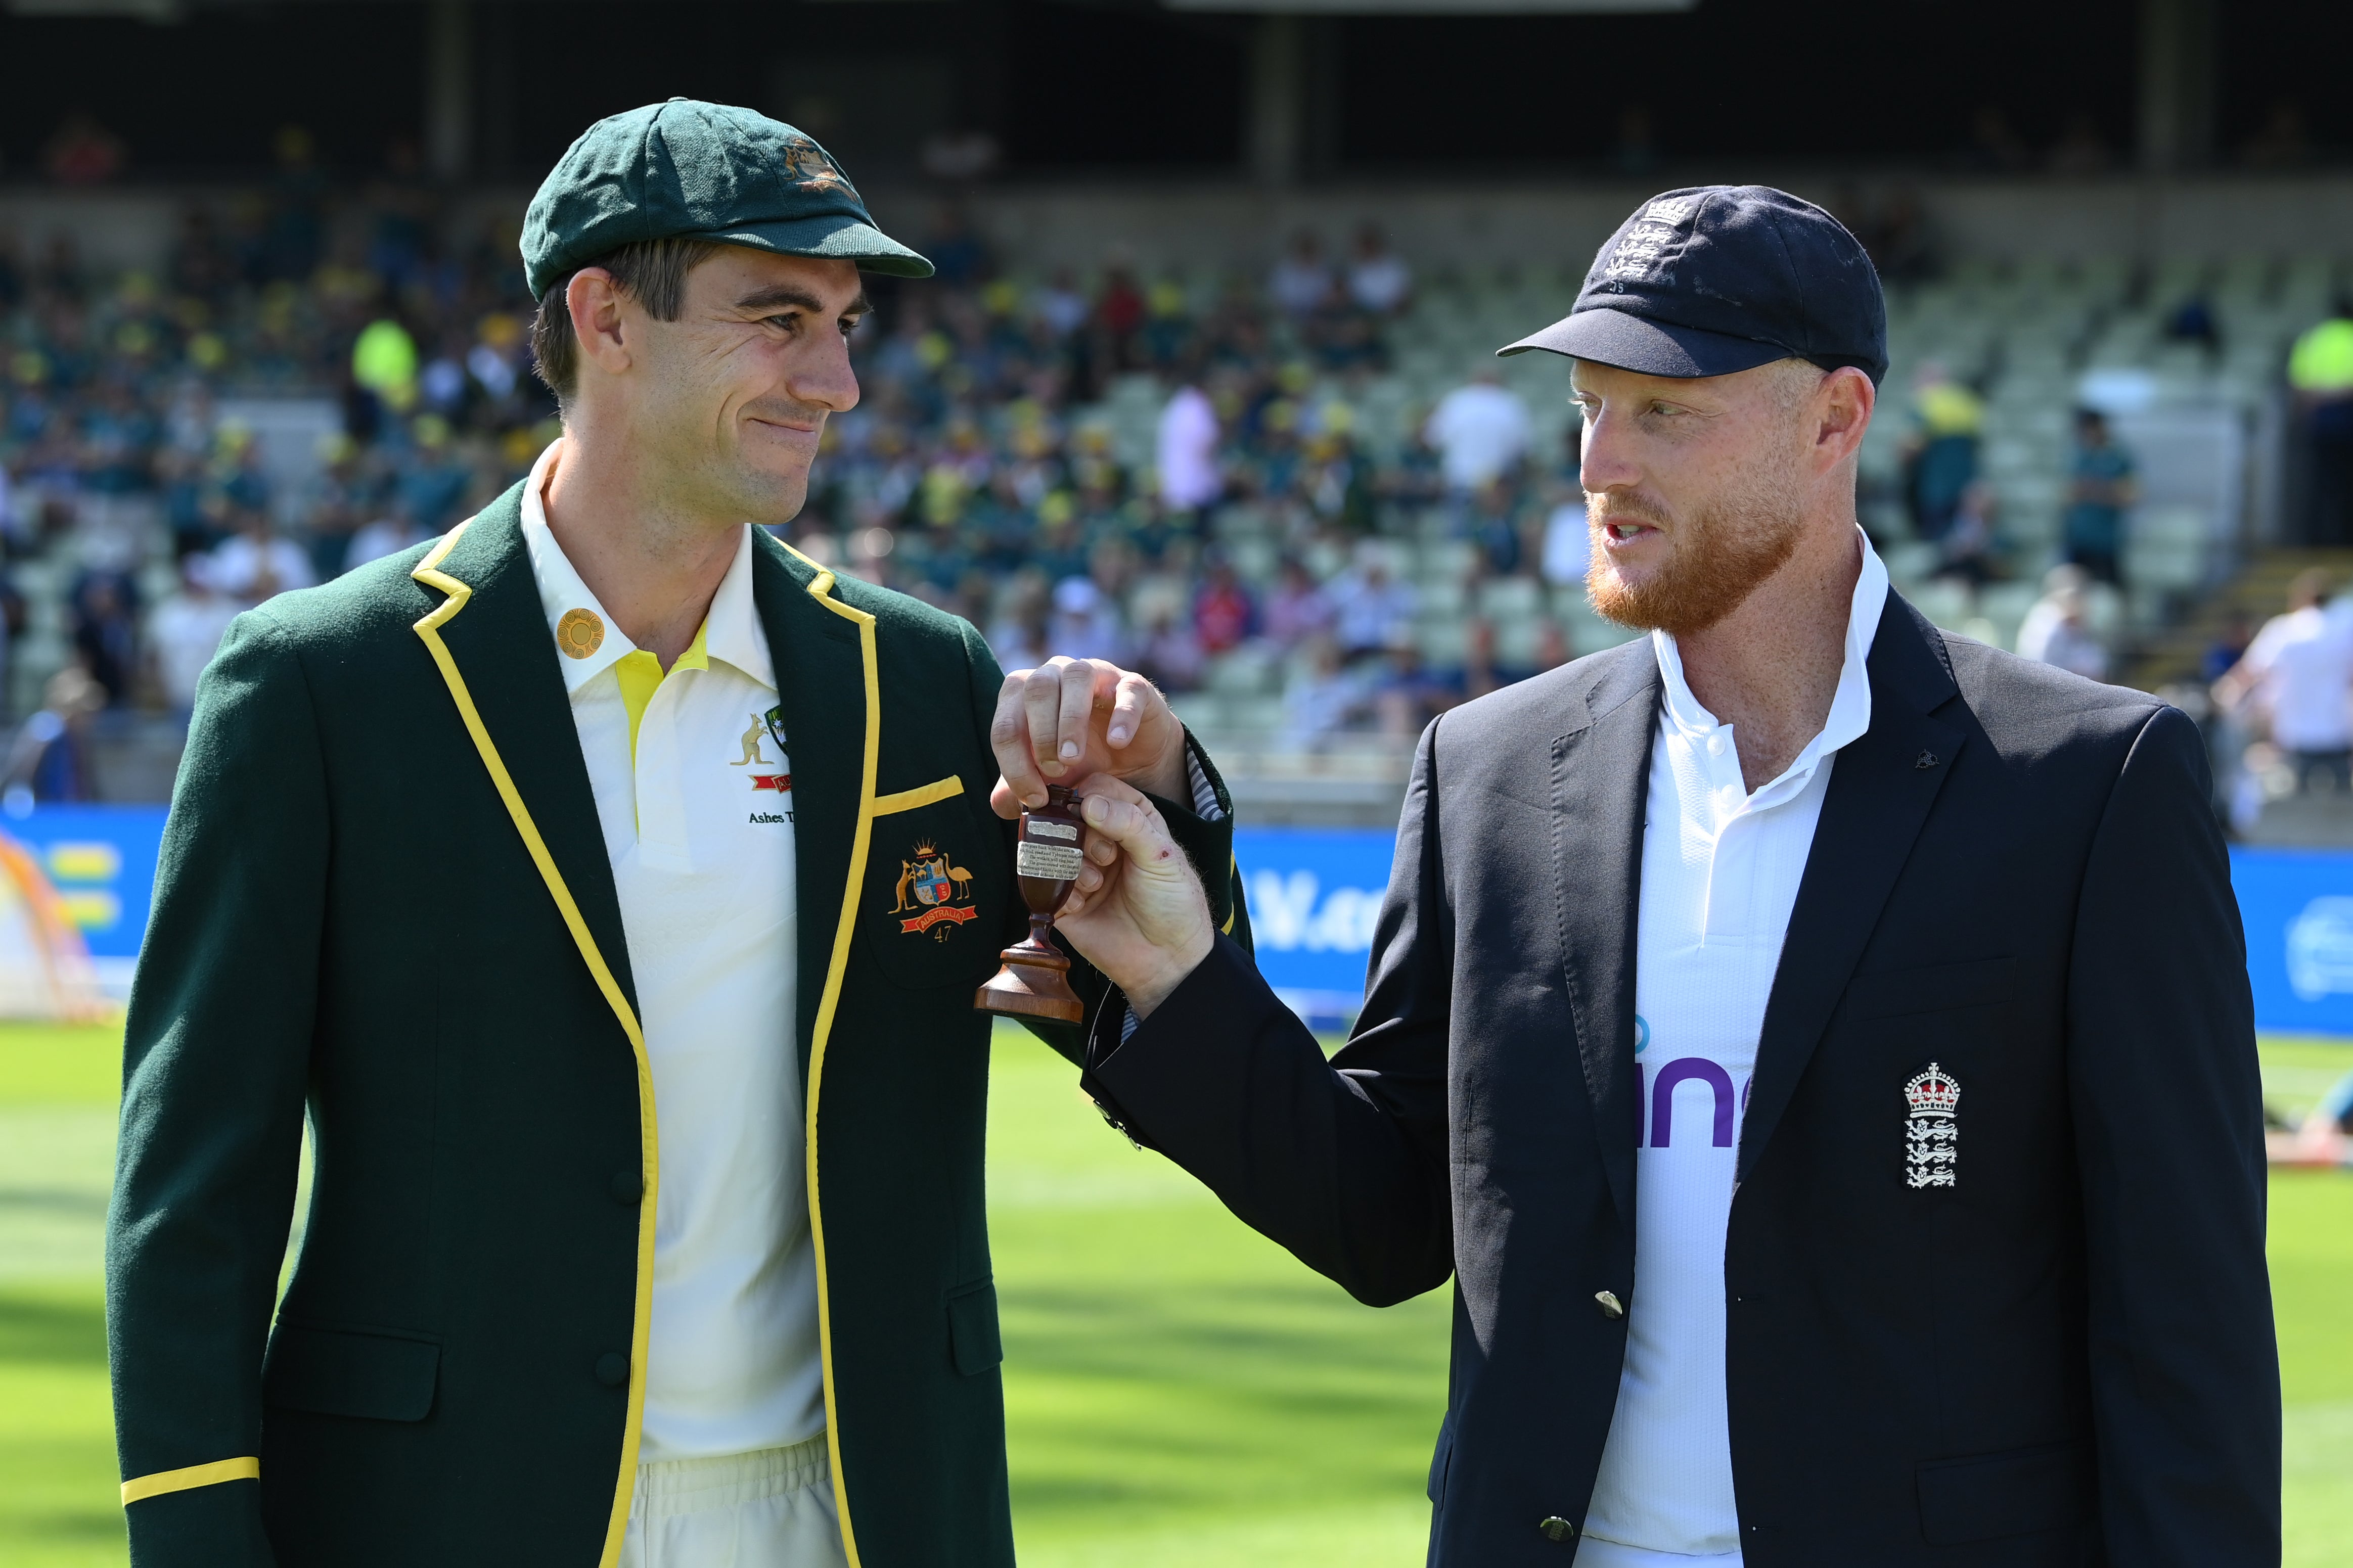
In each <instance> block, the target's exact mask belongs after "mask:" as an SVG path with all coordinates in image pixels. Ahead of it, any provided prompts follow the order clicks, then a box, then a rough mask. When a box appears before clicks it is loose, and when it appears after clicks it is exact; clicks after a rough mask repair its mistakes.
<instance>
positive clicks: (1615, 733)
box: [1552, 638, 1659, 1224]
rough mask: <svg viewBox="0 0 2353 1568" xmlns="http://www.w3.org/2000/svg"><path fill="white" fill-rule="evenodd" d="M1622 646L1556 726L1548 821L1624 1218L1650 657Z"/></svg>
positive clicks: (1571, 979)
mask: <svg viewBox="0 0 2353 1568" xmlns="http://www.w3.org/2000/svg"><path fill="white" fill-rule="evenodd" d="M1626 649H1627V651H1625V652H1624V653H1622V654H1620V655H1618V656H1616V657H1614V658H1610V659H1609V661H1608V662H1607V663H1606V664H1605V666H1604V668H1603V670H1602V672H1601V674H1600V677H1599V679H1598V680H1596V681H1595V682H1594V684H1593V685H1592V686H1591V687H1590V688H1589V689H1588V690H1587V691H1586V693H1585V694H1584V700H1583V702H1582V704H1581V706H1580V708H1579V710H1577V712H1575V713H1573V714H1571V715H1570V724H1569V728H1568V730H1567V732H1566V733H1565V734H1563V735H1561V736H1560V737H1559V738H1558V739H1556V740H1555V741H1554V742H1553V751H1552V763H1553V798H1552V808H1553V809H1552V820H1553V888H1554V889H1555V893H1556V897H1557V898H1558V899H1559V900H1560V922H1559V925H1560V933H1561V947H1562V952H1561V968H1562V978H1563V980H1564V982H1565V983H1566V984H1567V990H1568V1004H1569V1015H1570V1016H1571V1018H1573V1019H1574V1020H1575V1022H1576V1026H1577V1056H1578V1058H1579V1059H1580V1062H1581V1065H1582V1066H1583V1068H1584V1071H1585V1089H1586V1093H1587V1094H1588V1096H1589V1097H1590V1098H1591V1100H1592V1101H1593V1113H1594V1127H1595V1131H1596V1134H1597V1135H1598V1137H1599V1141H1600V1146H1601V1159H1602V1164H1603V1167H1604V1169H1605V1170H1606V1171H1607V1172H1608V1173H1609V1192H1610V1195H1611V1196H1612V1197H1613V1198H1615V1199H1616V1200H1617V1204H1618V1212H1619V1214H1620V1216H1621V1217H1622V1218H1624V1219H1625V1220H1626V1222H1627V1223H1628V1224H1631V1223H1632V1222H1633V1215H1634V1144H1635V1141H1636V1136H1637V1132H1636V1129H1637V1126H1638V1114H1639V1106H1638V1100H1639V1094H1640V1090H1639V1087H1638V1085H1637V1084H1636V1082H1635V1077H1634V960H1635V933H1636V931H1637V930H1638V929H1639V924H1640V920H1639V916H1640V908H1639V906H1640V902H1641V889H1642V826H1643V824H1642V814H1643V806H1644V803H1645V800H1646V798H1647V796H1648V794H1649V783H1650V773H1651V739H1652V737H1653V735H1654V734H1655V733H1656V731H1657V729H1658V715H1659V665H1658V660H1657V658H1656V657H1655V656H1654V655H1653V654H1652V653H1651V645H1650V642H1649V640H1648V639H1647V638H1645V639H1643V640H1641V641H1640V642H1638V643H1630V644H1628V645H1626Z"/></svg>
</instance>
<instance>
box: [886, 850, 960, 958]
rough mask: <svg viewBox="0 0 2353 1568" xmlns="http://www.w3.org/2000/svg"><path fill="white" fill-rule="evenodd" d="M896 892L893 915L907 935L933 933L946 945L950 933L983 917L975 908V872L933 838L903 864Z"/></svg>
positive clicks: (903, 861)
mask: <svg viewBox="0 0 2353 1568" xmlns="http://www.w3.org/2000/svg"><path fill="white" fill-rule="evenodd" d="M895 891H896V893H897V895H898V902H897V903H895V904H894V905H892V909H891V912H892V914H894V915H898V916H900V917H901V919H900V921H899V931H900V933H901V934H902V935H904V936H913V935H915V934H916V933H917V932H919V931H930V932H931V933H932V940H933V941H934V942H945V941H946V940H947V937H948V932H950V931H954V930H955V928H956V927H958V926H960V925H962V924H964V923H965V921H970V920H976V919H978V918H979V915H980V911H979V910H976V909H974V908H973V905H972V873H971V872H970V871H967V870H965V868H963V867H961V866H959V865H956V864H955V862H954V861H953V860H952V859H951V858H949V856H948V853H947V851H945V850H944V849H942V848H940V847H938V846H936V845H934V844H933V843H932V842H931V841H930V840H929V839H925V840H923V842H922V843H919V844H917V845H916V846H915V848H914V858H913V859H912V860H902V861H900V862H899V883H898V887H897V889H895Z"/></svg>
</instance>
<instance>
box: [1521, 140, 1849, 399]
mask: <svg viewBox="0 0 2353 1568" xmlns="http://www.w3.org/2000/svg"><path fill="white" fill-rule="evenodd" d="M1530 349H1546V350H1549V351H1551V352H1552V353H1556V354H1568V355H1572V356H1573V357H1575V358H1577V359H1589V360H1592V361H1594V362H1596V363H1600V364H1609V365H1616V366H1618V367H1620V369H1623V370H1631V371H1639V372H1640V373H1641V374H1644V375H1672V376H1700V375H1730V374H1733V373H1734V372H1735V371H1743V370H1753V369H1755V368H1756V367H1757V366H1758V365H1760V364H1770V363H1772V362H1774V361H1775V360H1782V359H1802V360H1810V361H1812V362H1813V363H1815V364H1818V365H1820V366H1821V367H1822V368H1823V369H1825V370H1832V369H1836V368H1837V367H1839V366H1841V365H1850V364H1851V365H1853V366H1855V367H1857V368H1858V369H1860V370H1862V371H1863V372H1865V373H1867V374H1869V375H1870V377H1871V379H1872V380H1873V382H1874V383H1875V382H1878V381H1880V380H1881V379H1882V378H1883V377H1884V376H1885V375H1886V374H1887V300H1886V297H1885V296H1884V295H1883V294H1882V293H1881V292H1880V289H1879V271H1878V268H1874V267H1873V266H1872V264H1871V258H1870V257H1869V256H1867V255H1865V254H1864V252H1863V248H1862V242H1861V241H1859V240H1857V239H1856V238H1855V237H1854V236H1853V235H1852V234H1849V233H1848V232H1847V229H1846V226H1845V225H1844V224H1842V223H1841V222H1839V220H1838V219H1836V218H1834V217H1832V216H1831V215H1830V214H1828V213H1826V212H1824V211H1823V210H1822V209H1821V208H1820V207H1818V206H1816V205H1813V203H1811V202H1806V201H1800V200H1799V199H1798V198H1797V197H1796V196H1793V195H1789V194H1788V192H1787V191H1777V190H1775V189H1773V188H1772V187H1771V186H1770V185H1694V186H1691V187H1689V188H1688V189H1685V190H1680V191H1668V192H1665V193H1663V194H1662V195H1655V196H1652V197H1651V199H1650V200H1649V201H1647V202H1644V203H1643V204H1642V205H1641V206H1639V207H1637V208H1636V209H1635V210H1634V216H1631V217H1630V218H1628V219H1627V220H1626V221H1625V222H1624V223H1623V224H1620V226H1619V228H1618V232H1617V233H1616V234H1613V235H1611V236H1610V237H1609V243H1608V244H1607V245H1604V246H1603V247H1601V250H1600V253H1599V255H1597V256H1595V257H1594V258H1593V269H1592V270H1591V271H1589V272H1588V273H1587V274H1586V275H1585V286H1584V287H1583V288H1582V289H1578V290H1577V303H1576V305H1575V306H1574V307H1573V308H1571V310H1569V312H1568V314H1567V316H1566V317H1565V318H1563V319H1562V320H1560V321H1555V322H1554V323H1553V324H1552V325H1551V326H1549V327H1546V329H1545V330H1544V331H1540V332H1536V333H1534V334H1532V335H1530V336H1528V337H1525V338H1522V339H1521V340H1520V341H1519V342H1515V343H1512V344H1509V345H1507V346H1505V347H1504V348H1500V349H1497V350H1496V351H1495V352H1496V353H1498V354H1515V353H1526V352H1527V351H1528V350H1530Z"/></svg>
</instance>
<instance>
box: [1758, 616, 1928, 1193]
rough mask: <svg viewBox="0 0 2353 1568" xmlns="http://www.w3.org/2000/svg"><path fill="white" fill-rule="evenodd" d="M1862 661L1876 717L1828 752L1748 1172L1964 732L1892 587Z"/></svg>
mask: <svg viewBox="0 0 2353 1568" xmlns="http://www.w3.org/2000/svg"><path fill="white" fill-rule="evenodd" d="M1867 668H1868V669H1869V673H1870V677H1871V728H1870V729H1869V730H1868V731H1865V732H1864V733H1863V734H1862V736H1861V737H1860V738H1859V739H1857V740H1855V741H1853V742H1851V743H1849V744H1848V745H1846V746H1844V747H1842V748H1841V750H1840V751H1839V752H1838V760H1837V761H1836V762H1835V763H1832V764H1831V784H1830V793H1829V795H1827V796H1826V797H1825V798H1824V799H1823V801H1822V815H1821V820H1820V824H1819V825H1818V826H1816V827H1815V829H1814V843H1813V847H1812V849H1811V850H1810V852H1809V853H1808V855H1807V857H1806V872H1805V877H1804V879H1803V880H1802V881H1800V882H1799V885H1798V900H1797V903H1796V904H1795V906H1794V907H1793V908H1792V909H1791V910H1790V911H1789V929H1788V935H1787V936H1786V937H1785V938H1784V939H1783V942H1782V944H1781V964H1780V968H1779V970H1778V972H1777V973H1775V975H1774V978H1773V993H1772V995H1771V997H1770V998H1769V999H1768V1000H1767V1004H1766V1007H1765V1024H1764V1027H1763V1030H1762V1032H1761V1033H1760V1035H1759V1037H1758V1039H1757V1077H1756V1087H1755V1089H1753V1091H1752V1093H1751V1096H1750V1100H1749V1105H1748V1113H1747V1118H1746V1124H1745V1125H1744V1127H1743V1129H1742V1131H1741V1136H1740V1162H1739V1170H1738V1177H1737V1179H1738V1180H1741V1181H1746V1179H1747V1177H1748V1173H1749V1172H1751V1171H1752V1170H1754V1169H1755V1168H1756V1164H1757V1156H1758V1154H1759V1153H1760V1152H1762V1151H1763V1149H1764V1147H1765V1145H1766V1142H1767V1141H1768V1140H1769V1139H1770V1138H1771V1137H1772V1136H1773V1130H1774V1128H1775V1127H1776V1126H1778V1124H1779V1122H1780V1120H1781V1114H1782V1112H1783V1111H1785V1110H1788V1105H1789V1100H1790V1097H1791V1096H1792V1095H1793V1094H1795V1093H1796V1092H1797V1087H1798V1080H1799V1079H1800V1078H1802V1077H1803V1076H1804V1074H1805V1070H1806V1064H1807V1063H1808V1062H1809V1061H1810V1060H1811V1059H1812V1058H1813V1054H1814V1047H1815V1045H1816V1044H1817V1043H1818V1042H1819V1041H1820V1039H1821V1037H1822V1031H1823V1030H1824V1029H1825V1028H1827V1027H1828V1026H1829V1025H1830V1020H1831V1012H1832V1011H1833V1010H1835V1009H1836V1008H1837V1006H1838V1004H1839V998H1840V997H1841V995H1843V994H1845V991H1846V984H1847V981H1848V979H1849V977H1850V976H1852V974H1853V973H1854V966H1855V964H1856V963H1857V962H1858V961H1859V960H1860V959H1861V958H1862V950H1863V947H1864V945H1865V944H1866V943H1868V942H1870V940H1871V933H1872V931H1873V928H1874V927H1875V926H1876V925H1877V923H1878V921H1879V913H1880V910H1883V909H1884V908H1885V907H1886V904H1887V897H1888V894H1889V893H1890V892H1892V891H1893V890H1894V887H1895V879H1896V878H1897V877H1898V876H1899V875H1900V874H1901V873H1902V872H1903V869H1904V862H1905V859H1906V858H1908V857H1909V856H1910V854H1911V853H1912V845H1913V842H1914V840H1915V839H1916V838H1918V837H1919V836H1920V826H1921V825H1922V824H1923V823H1925V822H1926V821H1927V819H1928V810H1929V808H1930V806H1932V805H1935V803H1936V792H1937V791H1938V790H1939V789H1941V788H1942V787H1943V786H1944V783H1945V777H1946V775H1947V774H1948V773H1951V772H1952V771H1953V761H1954V758H1955V757H1956V756H1957V754H1958V752H1960V749H1961V745H1962V742H1963V740H1964V735H1963V732H1962V731H1960V730H1958V729H1956V728H1955V727H1953V726H1952V725H1950V724H1947V723H1945V722H1943V721H1940V720H1937V719H1936V718H1934V717H1932V716H1931V715H1932V713H1933V712H1934V710H1936V709H1937V708H1939V707H1941V706H1942V705H1943V704H1944V703H1945V702H1947V701H1948V700H1951V699H1952V698H1953V697H1954V696H1956V695H1957V693H1958V690H1959V688H1957V686H1955V685H1954V683H1953V674H1952V669H1951V667H1950V666H1949V664H1947V661H1946V656H1945V645H1944V639H1943V637H1942V636H1941V635H1940V634H1939V633H1938V632H1937V631H1936V628H1935V627H1934V626H1930V625H1929V624H1928V623H1927V621H1926V620H1925V619H1923V618H1922V616H1921V615H1920V613H1919V612H1918V611H1917V610H1915V609H1914V608H1913V607H1912V606H1911V605H1910V604H1909V603H1907V602H1906V601H1905V599H1903V598H1902V597H1901V596H1900V595H1896V594H1894V593H1893V592H1890V593H1889V595H1887V608H1886V609H1885V610H1884V611H1883V612H1882V614H1881V616H1880V620H1879V633H1878V635H1877V637H1874V638H1873V641H1872V647H1871V659H1870V663H1869V665H1868V667H1867ZM1931 758H1933V759H1934V761H1933V762H1932V761H1928V760H1927V759H1931Z"/></svg>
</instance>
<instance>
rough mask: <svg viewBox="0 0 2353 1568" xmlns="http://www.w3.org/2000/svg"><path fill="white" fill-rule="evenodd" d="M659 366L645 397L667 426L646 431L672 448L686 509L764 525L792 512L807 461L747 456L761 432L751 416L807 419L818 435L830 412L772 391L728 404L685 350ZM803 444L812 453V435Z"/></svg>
mask: <svg viewBox="0 0 2353 1568" xmlns="http://www.w3.org/2000/svg"><path fill="white" fill-rule="evenodd" d="M662 325H665V326H669V325H670V323H667V322H665V323H662ZM672 330H673V331H674V332H675V331H677V329H676V328H673V329H672ZM678 335H679V336H681V337H684V336H685V335H686V334H684V333H682V332H681V333H679V334H678ZM677 346H678V347H679V348H681V349H684V348H687V345H686V344H684V343H681V344H679V345H677ZM696 346H698V347H699V346H700V345H696ZM659 369H660V371H661V373H662V374H661V376H660V381H661V385H660V389H659V393H658V394H657V395H656V396H655V397H654V398H653V399H651V400H650V401H651V404H652V406H653V407H655V408H658V409H659V410H661V413H660V414H659V415H658V416H656V417H657V419H658V421H659V424H660V425H662V426H668V428H667V429H663V430H660V431H659V432H658V433H652V439H653V440H655V441H656V442H658V443H659V445H660V446H661V447H663V448H664V449H665V450H667V451H668V452H670V454H672V458H671V466H672V467H673V468H674V470H675V478H676V479H678V480H680V481H681V482H682V488H683V489H685V490H686V491H687V492H688V493H689V494H691V496H692V497H693V498H694V510H698V511H703V512H708V513H710V514H712V515H714V516H721V517H730V518H735V519H739V520H741V521H746V522H754V523H765V524H781V523H786V522H790V521H792V520H793V519H794V518H795V517H797V516H798V515H799V513H800V510H801V507H802V505H803V504H804V503H805V502H806V501H807V499H808V483H809V470H810V468H811V466H812V464H811V462H810V461H806V460H804V461H797V462H788V463H786V464H784V465H781V466H779V465H776V464H773V463H766V462H760V461H754V460H753V459H752V458H751V455H750V454H749V453H747V452H746V451H745V450H744V447H745V444H746V443H747V442H749V441H754V440H760V439H763V438H764V437H763V435H762V433H761V430H760V428H759V426H756V425H754V423H753V422H754V421H763V422H767V423H770V424H781V423H785V422H787V421H790V422H797V423H801V424H811V425H814V426H816V427H817V432H818V437H822V436H823V434H824V431H825V421H826V418H827V416H828V413H829V412H830V411H829V410H828V409H826V408H823V407H819V406H817V405H808V404H803V403H799V402H797V401H795V400H793V399H791V398H787V397H784V396H781V395H775V394H769V395H761V396H755V397H753V398H751V399H749V400H748V401H745V402H742V403H736V404H733V405H730V404H729V403H727V402H725V401H723V395H721V396H714V387H713V381H714V379H716V378H714V377H713V376H712V363H711V361H710V359H709V358H708V357H705V356H703V355H701V354H697V353H693V352H692V351H691V349H690V350H689V351H688V352H685V353H672V354H670V355H668V356H665V357H664V359H663V361H662V363H660V365H659ZM722 385H723V383H722ZM809 446H810V448H811V457H812V458H813V457H814V452H815V447H816V440H815V439H812V440H811V441H810V442H809Z"/></svg>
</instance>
